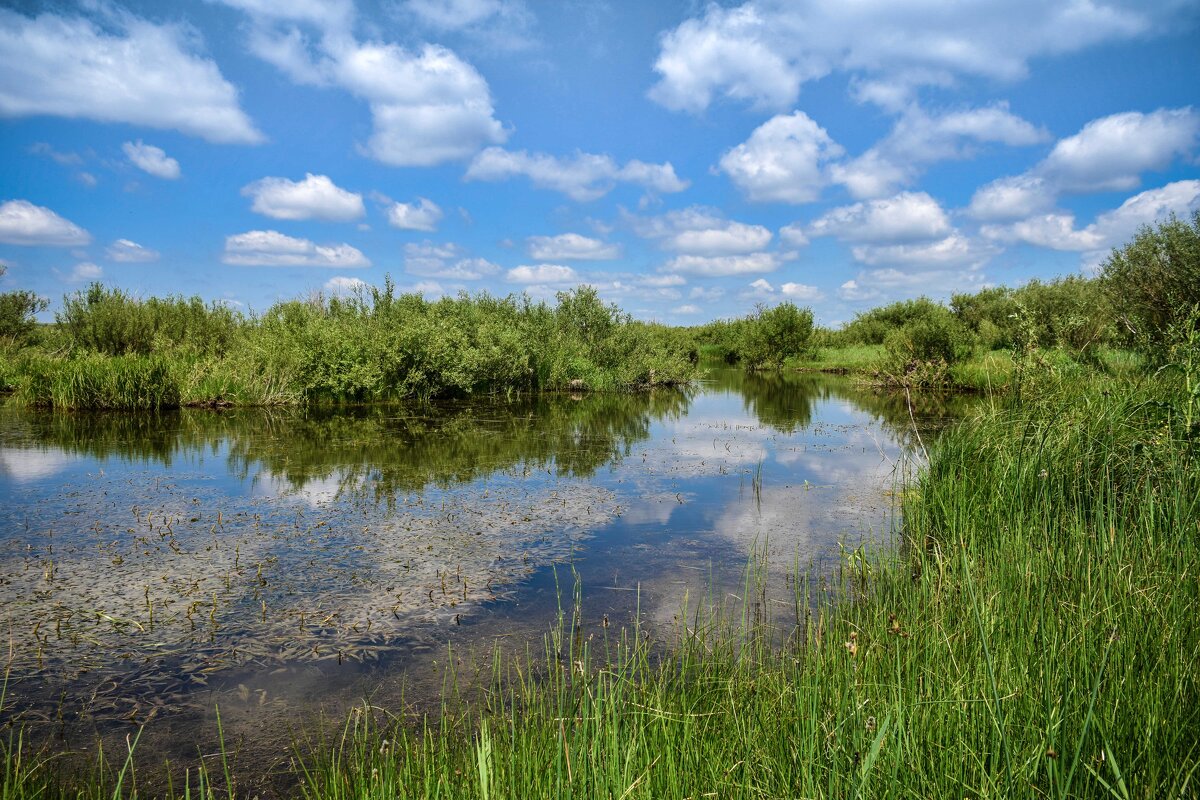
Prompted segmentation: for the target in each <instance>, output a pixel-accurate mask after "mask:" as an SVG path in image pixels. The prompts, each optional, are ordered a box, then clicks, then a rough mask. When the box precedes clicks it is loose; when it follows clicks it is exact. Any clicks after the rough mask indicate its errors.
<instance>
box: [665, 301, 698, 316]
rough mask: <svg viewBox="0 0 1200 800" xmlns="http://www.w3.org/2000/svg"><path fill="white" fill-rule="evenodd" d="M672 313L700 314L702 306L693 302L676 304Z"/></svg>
mask: <svg viewBox="0 0 1200 800" xmlns="http://www.w3.org/2000/svg"><path fill="white" fill-rule="evenodd" d="M671 313H672V314H699V313H700V306H697V305H692V304H691V303H684V304H683V305H681V306H675V308H672V309H671Z"/></svg>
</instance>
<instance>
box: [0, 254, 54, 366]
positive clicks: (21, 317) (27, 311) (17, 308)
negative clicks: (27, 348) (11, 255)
mask: <svg viewBox="0 0 1200 800" xmlns="http://www.w3.org/2000/svg"><path fill="white" fill-rule="evenodd" d="M6 271H7V268H6V267H5V266H4V265H3V264H0V276H3V275H4V273H5V272H6ZM48 305H49V303H47V302H46V300H45V298H42V297H39V296H38V295H37V294H35V293H34V292H30V291H27V290H21V289H19V290H17V291H13V292H0V346H7V347H10V348H11V347H14V346H15V347H19V346H21V345H24V344H27V343H28V342H29V341H30V339H31V338H32V336H33V333H34V331H35V330H37V320H36V319H34V316H35V315H36V314H38V313H39V312H42V311H45V310H46V308H47V306H48Z"/></svg>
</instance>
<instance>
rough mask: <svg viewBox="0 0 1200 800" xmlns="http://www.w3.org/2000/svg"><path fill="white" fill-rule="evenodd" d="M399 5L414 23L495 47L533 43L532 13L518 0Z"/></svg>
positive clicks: (407, 0)
mask: <svg viewBox="0 0 1200 800" xmlns="http://www.w3.org/2000/svg"><path fill="white" fill-rule="evenodd" d="M399 8H400V9H401V10H402V11H404V12H407V14H408V16H409V17H411V18H412V19H414V20H415V21H416V22H417V23H418V24H420V25H422V26H424V27H426V28H430V29H432V30H435V31H438V32H440V33H455V34H460V35H466V36H468V37H469V38H471V39H475V40H477V41H479V42H480V43H482V44H483V45H485V46H486V47H489V48H492V49H497V50H523V49H526V48H528V47H531V46H533V44H534V43H535V40H534V38H533V35H532V33H531V30H532V28H533V27H534V24H535V22H536V19H535V17H534V15H533V14H532V13H531V12H530V11H529V9H528V8H526V6H525V4H524V3H523V2H519V0H403V2H402V3H401V4H400V6H399Z"/></svg>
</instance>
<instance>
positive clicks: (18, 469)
mask: <svg viewBox="0 0 1200 800" xmlns="http://www.w3.org/2000/svg"><path fill="white" fill-rule="evenodd" d="M76 461H78V458H77V457H75V456H72V455H68V454H67V453H65V452H63V451H62V450H59V449H57V448H49V447H47V448H27V447H0V478H4V479H7V480H11V481H14V482H16V483H33V482H35V481H40V480H45V479H46V478H52V477H54V476H55V475H57V474H58V473H60V472H62V471H63V470H65V469H66V468H67V467H68V466H70V465H71V464H73V463H75V462H76Z"/></svg>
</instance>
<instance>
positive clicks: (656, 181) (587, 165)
mask: <svg viewBox="0 0 1200 800" xmlns="http://www.w3.org/2000/svg"><path fill="white" fill-rule="evenodd" d="M518 175H524V176H526V177H527V178H529V180H531V181H532V182H533V185H534V186H538V187H540V188H543V189H552V190H554V191H557V192H562V193H563V194H565V195H567V196H568V197H570V198H571V199H572V200H578V201H580V202H585V201H588V200H595V199H597V198H600V197H603V196H604V195H606V194H608V193H609V192H610V191H612V189H613V187H614V186H615V185H616V184H617V183H618V182H625V183H635V184H639V185H641V186H644V187H646V188H647V189H649V190H651V191H654V192H661V193H672V192H681V191H683V190H684V189H686V188H687V187H688V185H689V183H688V181H685V180H681V179H680V178H679V177H678V176H677V175H676V174H675V168H674V167H673V166H671V164H670V163H669V162H668V163H665V164H647V163H645V162H642V161H637V160H634V161H629V162H627V163H626V164H625V165H624V166H623V167H618V166H617V163H616V162H615V161H614V160H613V159H612V157H611V156H607V155H596V154H594V153H579V152H577V153H576V154H575V155H574V156H572V157H570V158H558V157H556V156H551V155H547V154H545V153H533V154H530V153H528V152H526V151H524V150H517V151H509V150H504V149H502V148H499V147H489V148H488V149H486V150H484V151H483V152H481V153H479V155H477V156H476V157H475V159H474V160H473V161H472V162H471V165H470V166H469V167H468V168H467V173H466V176H465V178H466V180H477V181H501V180H507V179H508V178H512V177H515V176H518Z"/></svg>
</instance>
